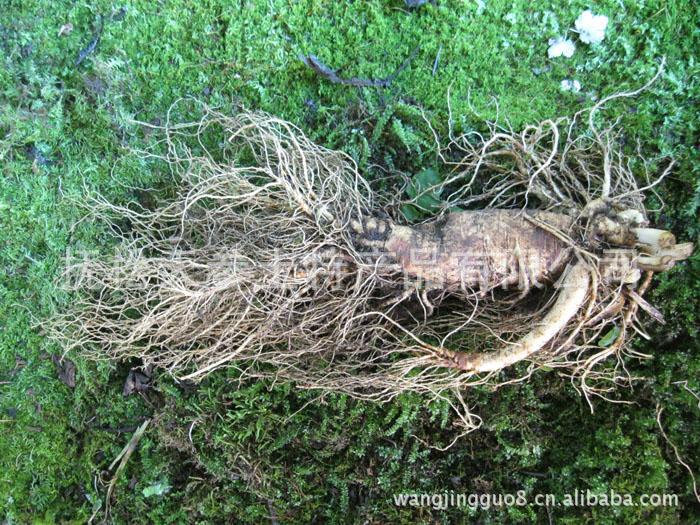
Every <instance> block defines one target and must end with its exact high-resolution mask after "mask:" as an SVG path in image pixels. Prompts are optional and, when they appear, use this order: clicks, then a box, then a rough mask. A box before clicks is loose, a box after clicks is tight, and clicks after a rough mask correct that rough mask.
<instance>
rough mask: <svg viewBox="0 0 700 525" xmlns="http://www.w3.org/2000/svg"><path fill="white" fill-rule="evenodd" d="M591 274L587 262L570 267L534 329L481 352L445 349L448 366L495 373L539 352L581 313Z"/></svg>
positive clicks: (443, 350) (468, 370)
mask: <svg viewBox="0 0 700 525" xmlns="http://www.w3.org/2000/svg"><path fill="white" fill-rule="evenodd" d="M590 273H591V270H590V268H588V267H587V265H586V264H583V263H577V264H575V265H574V266H573V267H572V268H570V269H569V270H568V271H567V273H566V274H565V277H564V278H563V281H562V283H561V291H560V292H559V295H558V296H557V300H556V302H555V303H554V305H553V306H552V307H551V308H550V310H549V311H548V312H547V314H546V315H545V316H544V317H543V318H542V319H541V320H540V321H538V322H537V324H536V325H535V326H534V327H533V328H532V329H531V331H530V332H528V333H527V334H526V335H525V336H524V337H522V338H521V339H519V340H518V341H516V342H515V343H514V344H513V345H512V346H507V347H505V348H502V349H500V350H497V351H494V352H488V353H478V354H476V353H469V354H458V353H456V352H452V351H450V350H447V349H441V350H442V352H444V353H445V355H446V357H447V359H446V363H445V364H446V366H453V367H455V368H458V369H459V370H463V371H465V372H476V373H480V372H495V371H498V370H502V369H504V368H506V367H508V366H511V365H513V364H515V363H517V362H519V361H522V360H524V359H527V358H529V357H530V356H532V355H533V354H535V353H537V352H538V351H540V350H541V349H542V348H543V347H544V346H545V345H546V344H547V343H549V342H550V341H551V340H552V339H553V338H554V337H555V336H556V335H557V334H558V333H559V332H560V331H562V330H564V328H565V327H566V326H567V325H568V324H569V323H570V322H571V320H572V319H573V318H574V317H576V316H577V315H578V314H579V311H580V309H581V307H582V306H583V304H584V302H585V300H586V295H587V294H588V291H589V287H590V284H591V278H590Z"/></svg>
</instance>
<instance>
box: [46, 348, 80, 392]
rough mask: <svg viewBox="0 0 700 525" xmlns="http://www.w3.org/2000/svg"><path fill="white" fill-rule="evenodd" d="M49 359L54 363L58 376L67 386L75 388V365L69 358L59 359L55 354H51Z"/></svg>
mask: <svg viewBox="0 0 700 525" xmlns="http://www.w3.org/2000/svg"><path fill="white" fill-rule="evenodd" d="M51 361H53V364H54V365H56V372H58V378H59V379H60V380H61V381H62V382H63V383H64V384H65V385H67V386H68V387H70V388H75V365H74V364H73V362H72V361H71V360H69V359H61V358H60V357H59V356H58V355H57V354H54V355H52V356H51Z"/></svg>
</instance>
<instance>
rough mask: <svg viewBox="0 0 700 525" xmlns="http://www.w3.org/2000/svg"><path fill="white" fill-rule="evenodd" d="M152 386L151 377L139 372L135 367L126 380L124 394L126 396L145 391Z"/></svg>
mask: <svg viewBox="0 0 700 525" xmlns="http://www.w3.org/2000/svg"><path fill="white" fill-rule="evenodd" d="M150 387H151V378H150V377H149V376H147V375H146V374H144V373H142V372H138V371H136V370H134V369H133V368H132V369H131V370H130V371H129V375H127V376H126V381H125V382H124V390H123V391H122V394H124V395H125V396H128V395H131V394H133V393H137V394H138V393H139V392H145V391H146V390H148V389H149V388H150Z"/></svg>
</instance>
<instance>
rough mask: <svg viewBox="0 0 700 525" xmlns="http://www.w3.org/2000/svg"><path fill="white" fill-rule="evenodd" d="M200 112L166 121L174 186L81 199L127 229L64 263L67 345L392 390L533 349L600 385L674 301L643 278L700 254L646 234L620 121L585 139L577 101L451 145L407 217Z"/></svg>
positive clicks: (518, 357) (62, 322) (471, 374)
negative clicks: (444, 173)
mask: <svg viewBox="0 0 700 525" xmlns="http://www.w3.org/2000/svg"><path fill="white" fill-rule="evenodd" d="M202 110H203V112H204V116H203V118H202V120H201V121H200V122H196V123H192V124H181V125H178V126H173V127H167V128H160V131H161V132H162V133H163V136H164V141H165V146H167V148H165V149H166V150H167V153H158V151H159V150H158V148H160V146H161V144H156V145H155V146H154V150H153V151H149V152H147V155H148V157H149V158H151V159H160V160H162V161H164V162H165V163H166V164H167V166H168V167H169V169H170V170H171V171H172V172H173V173H175V175H176V176H177V177H178V180H179V192H178V194H177V195H176V196H175V197H174V198H172V199H170V200H168V201H165V202H163V203H161V204H159V205H157V206H155V207H154V209H144V208H142V207H139V206H136V205H133V204H131V205H128V206H118V205H115V204H113V203H110V202H108V201H106V200H105V199H102V198H100V197H94V198H92V199H91V200H90V202H89V207H90V209H91V210H92V211H93V212H94V214H95V216H97V217H99V218H100V219H101V220H105V221H107V222H108V223H111V224H113V225H114V231H117V232H122V231H123V230H122V229H119V228H118V227H117V226H116V224H125V223H128V224H129V225H130V231H128V232H125V233H120V234H119V235H118V237H119V241H120V244H119V247H118V250H117V252H116V253H115V254H112V255H105V256H103V257H99V258H84V259H79V260H77V261H73V262H72V263H71V264H69V265H68V268H67V276H68V277H69V280H68V283H69V288H70V290H71V291H72V292H73V293H74V296H73V297H74V301H73V304H72V307H71V308H70V309H69V310H68V311H67V312H64V313H63V314H62V315H60V316H58V318H57V319H56V320H55V322H54V323H53V325H52V328H53V334H54V335H55V337H57V338H58V339H59V340H60V341H61V342H62V343H63V344H64V345H65V347H66V350H67V351H68V350H71V349H79V350H80V351H82V352H84V353H87V355H90V356H93V357H95V358H97V359H125V358H132V357H137V358H140V359H141V360H142V361H143V363H144V365H157V366H160V367H163V368H166V369H167V370H169V371H170V372H171V373H173V374H175V375H176V376H178V377H180V378H186V379H193V380H197V379H201V378H203V377H205V376H206V375H207V374H209V373H211V372H212V371H214V370H216V369H218V368H221V367H223V366H235V367H237V368H239V369H240V370H241V371H242V374H243V376H244V377H245V376H248V377H274V378H282V379H287V380H292V381H295V382H296V383H297V384H298V385H299V386H300V387H302V388H317V389H324V390H332V391H341V392H346V393H349V394H351V395H353V396H356V397H359V398H366V399H375V400H380V401H386V400H388V399H391V398H393V397H394V396H396V395H397V394H399V393H401V392H405V391H414V392H421V393H425V394H429V395H432V396H437V397H443V392H444V391H445V390H455V389H462V388H464V387H465V386H470V385H474V384H480V383H484V382H487V381H488V382H491V383H494V382H495V383H496V384H498V383H500V382H511V381H514V380H517V378H518V377H522V373H523V371H522V369H520V370H514V368H517V367H514V366H513V365H516V364H518V363H519V362H521V361H529V362H530V363H531V365H530V367H529V370H528V371H525V375H527V374H529V373H532V365H534V366H539V365H547V366H549V367H557V368H560V369H561V371H562V372H564V373H566V374H569V375H571V376H572V377H578V378H580V380H581V384H582V385H583V387H584V391H585V392H586V393H587V394H591V393H593V394H598V395H604V394H605V392H606V391H607V390H606V389H607V388H608V387H607V386H606V385H607V384H608V383H607V382H608V381H611V378H614V379H613V380H612V381H613V382H614V383H616V384H617V383H619V382H620V381H619V377H620V372H619V369H618V368H619V362H620V356H621V355H622V354H623V353H624V352H625V351H626V348H627V345H626V342H627V336H628V334H630V333H633V332H634V331H633V330H629V329H628V328H629V327H631V325H633V324H635V323H637V317H636V316H637V311H638V308H637V306H641V307H642V310H644V311H647V312H652V313H653V314H654V317H655V318H660V316H661V314H660V313H659V312H657V311H656V310H655V309H654V308H653V307H652V306H651V305H649V304H648V303H646V301H644V300H643V299H642V297H641V296H642V294H643V292H644V290H645V289H646V287H647V286H648V283H647V280H645V281H644V282H645V283H646V284H644V285H643V287H639V288H638V283H639V282H640V278H641V277H642V274H643V273H646V274H647V275H650V273H649V272H656V271H665V270H668V269H670V268H671V267H673V266H674V265H675V264H676V263H677V262H679V261H682V260H683V259H685V258H687V257H689V256H690V255H691V253H692V250H693V247H692V245H691V244H689V243H685V244H676V239H675V237H674V236H673V235H672V234H671V233H670V232H666V231H663V230H656V229H653V228H650V227H649V224H648V220H647V218H646V211H645V208H644V205H643V200H644V191H643V190H644V188H641V189H640V188H639V187H638V185H637V180H638V177H635V176H634V175H633V174H632V173H631V172H630V171H629V163H628V162H627V160H626V159H625V157H624V156H623V155H622V154H621V153H620V152H619V151H618V150H616V149H613V148H612V146H611V145H612V144H614V143H615V141H614V140H613V138H614V131H613V130H612V129H609V130H604V131H601V130H596V132H595V133H592V134H591V133H585V131H586V130H585V128H584V129H583V130H581V124H580V123H579V120H582V119H581V118H580V115H577V116H575V117H574V118H573V119H568V120H561V121H556V122H555V121H546V122H544V123H541V124H538V125H536V126H530V127H528V128H526V129H525V130H524V131H523V132H522V133H520V134H517V133H509V132H505V131H503V130H502V129H496V128H495V127H494V128H492V132H493V134H492V136H491V137H487V138H484V137H478V138H475V137H473V136H462V137H457V138H454V139H453V140H452V141H451V142H450V143H449V144H448V145H447V146H446V147H445V149H448V150H449V151H450V156H449V158H450V159H451V160H449V161H448V160H446V158H445V157H444V156H442V155H441V156H442V158H443V159H445V167H446V169H447V170H448V171H449V176H448V177H447V178H446V180H445V181H444V182H443V183H441V184H442V185H443V189H446V191H445V192H444V195H445V202H444V209H442V210H439V211H438V212H437V214H436V215H437V217H435V218H434V219H432V220H430V221H427V222H424V223H422V224H415V225H411V224H407V223H406V222H405V221H404V220H402V218H401V216H400V214H395V213H393V210H397V209H399V207H400V206H401V205H402V204H405V202H403V201H397V200H396V199H393V200H392V198H391V195H386V194H380V193H377V192H374V191H372V190H371V189H370V187H369V185H368V183H367V182H366V181H365V180H364V179H363V178H362V177H361V176H360V174H359V173H358V170H357V167H356V166H355V164H354V162H353V161H352V159H350V158H349V157H348V156H346V155H344V154H342V153H340V152H336V151H331V150H327V149H325V148H322V147H320V146H317V145H315V144H313V143H312V142H311V141H310V140H309V139H307V138H306V137H305V136H304V135H303V133H302V132H301V131H300V130H298V129H297V128H295V127H294V126H293V125H291V124H289V123H287V122H284V121H282V120H280V119H276V118H274V117H271V116H269V115H265V114H262V113H245V112H244V113H240V114H238V115H234V116H232V117H231V116H226V115H222V114H220V113H217V112H215V111H212V110H210V109H209V108H206V107H204V108H202ZM582 131H583V132H582ZM577 133H578V134H577ZM204 136H206V137H207V138H208V139H209V140H203V139H202V137H204ZM477 139H478V140H477ZM222 142H223V143H225V144H226V146H225V148H222V149H221V150H220V151H216V152H210V151H208V150H206V148H205V146H204V144H207V143H208V144H221V143H222ZM192 148H196V149H197V151H196V153H195V152H194V151H193V149H192ZM440 151H441V152H442V151H444V149H441V150H440ZM454 159H457V160H454ZM664 174H665V173H664ZM664 174H662V176H661V177H659V179H657V180H656V181H652V180H647V181H646V187H653V186H654V185H656V184H657V183H658V180H660V179H661V178H662V177H663V175H664ZM643 178H644V176H642V179H643ZM475 181H478V182H479V185H478V191H477V189H475V188H476V187H477V186H475V184H474V182H475ZM433 189H434V188H433ZM397 193H399V194H400V193H401V192H393V195H396V194H397ZM418 197H420V196H418ZM418 197H416V198H418ZM413 202H415V200H414V201H413ZM379 203H381V204H379ZM457 207H459V208H461V209H462V210H466V211H451V210H454V209H455V208H457ZM636 329H637V330H639V328H638V327H636ZM612 330H617V333H619V335H618V336H617V337H616V338H615V340H614V342H613V343H612V344H610V343H608V344H605V345H602V344H599V343H598V341H600V340H601V339H602V338H604V337H607V335H608V334H610V333H615V332H611V331H612ZM609 356H616V357H617V358H618V359H617V360H612V361H610V360H608V359H607V358H608V357H609ZM605 363H610V365H606V364H605ZM499 377H500V379H499ZM459 399H461V397H459ZM462 408H463V409H464V411H465V412H466V414H467V415H465V416H464V417H463V422H464V424H465V425H467V426H473V425H474V420H473V419H472V418H471V416H469V414H468V411H467V410H466V408H465V407H464V406H463V407H462Z"/></svg>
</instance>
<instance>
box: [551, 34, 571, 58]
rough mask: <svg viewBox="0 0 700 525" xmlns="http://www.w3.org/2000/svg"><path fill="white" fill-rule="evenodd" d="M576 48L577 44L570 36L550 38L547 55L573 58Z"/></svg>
mask: <svg viewBox="0 0 700 525" xmlns="http://www.w3.org/2000/svg"><path fill="white" fill-rule="evenodd" d="M575 50H576V46H575V45H574V43H573V42H572V41H571V40H569V39H568V38H564V37H563V36H560V37H559V38H550V39H549V49H548V50H547V56H548V57H549V58H556V57H561V56H564V57H566V58H571V57H572V56H573V54H574V51H575Z"/></svg>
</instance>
